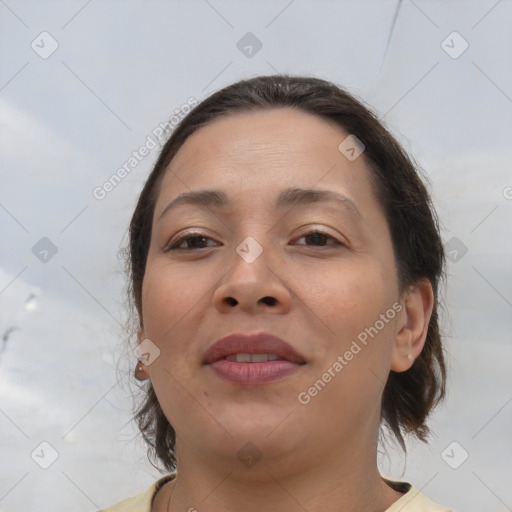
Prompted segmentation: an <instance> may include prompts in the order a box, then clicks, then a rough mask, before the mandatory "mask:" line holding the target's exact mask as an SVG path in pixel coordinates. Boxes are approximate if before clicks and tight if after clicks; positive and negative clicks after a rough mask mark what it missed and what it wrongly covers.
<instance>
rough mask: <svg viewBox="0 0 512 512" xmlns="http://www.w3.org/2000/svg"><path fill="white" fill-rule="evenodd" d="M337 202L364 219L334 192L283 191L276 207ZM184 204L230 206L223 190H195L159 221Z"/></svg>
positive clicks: (172, 204)
mask: <svg viewBox="0 0 512 512" xmlns="http://www.w3.org/2000/svg"><path fill="white" fill-rule="evenodd" d="M329 201H332V202H337V203H338V204H342V205H343V206H344V207H348V209H349V210H351V211H352V212H353V213H355V214H356V215H358V216H359V217H361V218H362V215H361V212H360V211H359V210H358V208H357V206H356V205H355V203H354V201H352V200H351V199H349V198H348V197H345V196H344V195H342V194H339V193H338V192H334V191H332V190H318V189H317V190H315V189H305V188H288V189H285V190H283V191H282V192H281V193H280V194H279V196H278V197H277V199H276V202H275V207H276V208H282V207H284V206H298V205H304V204H313V203H318V202H329ZM184 204H189V205H194V206H199V207H203V208H210V207H212V208H223V207H226V206H228V205H229V199H228V196H227V195H226V194H225V193H224V192H223V191H221V190H194V191H192V192H183V193H182V194H180V195H179V196H177V197H176V198H175V199H173V200H172V201H171V202H170V203H169V204H168V205H167V206H166V207H165V208H164V210H163V211H162V213H161V214H160V216H159V218H158V220H160V219H161V218H162V217H163V216H164V215H165V214H166V213H167V212H169V211H170V210H172V209H173V208H176V207H177V206H181V205H184Z"/></svg>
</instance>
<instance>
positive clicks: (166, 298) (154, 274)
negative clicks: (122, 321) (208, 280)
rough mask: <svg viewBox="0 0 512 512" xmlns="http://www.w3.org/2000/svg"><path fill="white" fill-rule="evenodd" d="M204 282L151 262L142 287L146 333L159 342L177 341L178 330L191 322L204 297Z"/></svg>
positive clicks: (177, 270)
mask: <svg viewBox="0 0 512 512" xmlns="http://www.w3.org/2000/svg"><path fill="white" fill-rule="evenodd" d="M200 283H201V279H199V278H198V276H196V279H194V278H193V277H192V276H188V275H186V274H185V273H184V272H180V271H179V269H172V271H171V270H170V269H169V267H168V266H167V265H166V264H165V262H159V261H156V262H151V261H149V260H148V265H147V267H146V273H145V275H144V281H143V285H142V316H143V320H144V334H145V336H146V337H147V338H150V339H152V340H153V339H154V340H155V342H159V343H162V344H163V343H164V342H165V341H166V340H167V339H173V335H174V334H175V330H180V325H182V324H183V325H184V324H186V323H187V317H188V316H190V315H193V309H194V306H197V305H198V303H199V302H200V300H201V297H203V296H204V291H202V289H201V286H200Z"/></svg>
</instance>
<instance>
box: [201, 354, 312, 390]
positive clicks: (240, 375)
mask: <svg viewBox="0 0 512 512" xmlns="http://www.w3.org/2000/svg"><path fill="white" fill-rule="evenodd" d="M208 366H210V367H211V368H212V370H213V371H214V372H215V374H216V375H217V376H218V377H220V378H221V379H224V380H228V381H230V382H236V383H238V384H264V383H265V382H271V381H273V380H277V379H281V378H283V377H286V376H287V375H290V374H292V373H294V372H296V371H297V370H298V369H299V368H300V367H301V366H302V365H300V364H296V363H291V362H290V361H283V360H279V361H265V362H263V363H237V362H236V361H228V360H226V359H220V360H219V361H215V362H214V363H210V364H209V365H208Z"/></svg>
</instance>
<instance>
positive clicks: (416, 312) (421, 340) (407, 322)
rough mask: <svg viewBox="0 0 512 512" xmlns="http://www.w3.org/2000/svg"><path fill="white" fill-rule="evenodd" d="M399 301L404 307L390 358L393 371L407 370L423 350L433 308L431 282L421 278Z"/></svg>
mask: <svg viewBox="0 0 512 512" xmlns="http://www.w3.org/2000/svg"><path fill="white" fill-rule="evenodd" d="M400 302H401V304H402V305H403V306H404V308H403V310H402V315H401V320H400V324H399V331H398V333H397V335H396V339H395V342H394V345H393V354H392V358H391V370H393V371H395V372H405V371H407V370H408V369H409V368H410V367H411V366H412V365H413V363H414V360H415V359H416V358H417V357H418V356H419V355H420V353H421V351H422V350H423V347H424V345H425V340H426V339H427V332H428V324H429V322H430V317H431V316H432V310H433V308H434V291H433V289H432V284H431V283H430V281H429V280H428V279H427V278H424V279H422V280H421V281H420V282H419V283H418V284H417V285H416V286H414V287H411V288H409V289H408V290H407V291H405V292H404V295H403V296H402V300H401V301H400Z"/></svg>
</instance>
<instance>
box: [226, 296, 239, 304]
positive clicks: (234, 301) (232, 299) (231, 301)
mask: <svg viewBox="0 0 512 512" xmlns="http://www.w3.org/2000/svg"><path fill="white" fill-rule="evenodd" d="M226 302H227V303H228V304H229V305H230V306H236V305H237V304H238V301H237V300H236V299H234V298H233V297H228V298H227V299H226Z"/></svg>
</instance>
